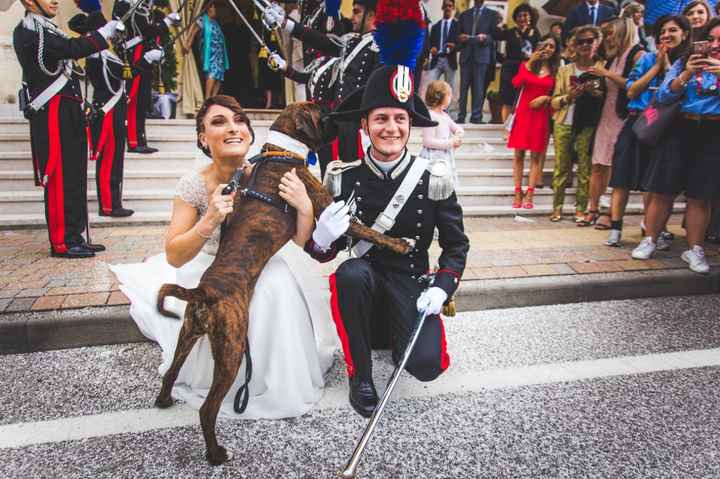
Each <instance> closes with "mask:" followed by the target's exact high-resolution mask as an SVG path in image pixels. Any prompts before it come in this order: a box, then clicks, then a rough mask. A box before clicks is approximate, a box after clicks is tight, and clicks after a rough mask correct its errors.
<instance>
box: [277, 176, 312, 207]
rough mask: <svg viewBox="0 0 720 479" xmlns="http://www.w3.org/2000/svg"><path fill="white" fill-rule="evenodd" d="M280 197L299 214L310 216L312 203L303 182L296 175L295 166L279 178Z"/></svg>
mask: <svg viewBox="0 0 720 479" xmlns="http://www.w3.org/2000/svg"><path fill="white" fill-rule="evenodd" d="M279 189H280V193H279V194H280V198H282V199H283V200H285V201H287V203H288V204H289V205H290V206H292V207H293V208H295V209H296V210H297V212H298V213H299V214H301V215H305V216H312V215H313V205H312V202H311V201H310V197H309V196H308V194H307V189H305V183H303V182H302V180H301V179H300V177H299V176H298V175H297V173H296V171H295V168H293V169H292V170H291V171H288V172H287V173H285V174H284V175H283V177H282V178H281V179H280V186H279Z"/></svg>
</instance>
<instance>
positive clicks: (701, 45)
mask: <svg viewBox="0 0 720 479" xmlns="http://www.w3.org/2000/svg"><path fill="white" fill-rule="evenodd" d="M708 53H710V42H708V41H700V42H693V44H692V54H693V55H702V56H707V55H708Z"/></svg>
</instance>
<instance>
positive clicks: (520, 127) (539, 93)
mask: <svg viewBox="0 0 720 479" xmlns="http://www.w3.org/2000/svg"><path fill="white" fill-rule="evenodd" d="M559 64H560V52H559V48H558V43H557V40H556V39H555V37H554V36H552V35H545V36H544V37H542V38H541V39H540V41H539V42H538V44H537V46H536V47H535V51H534V52H533V54H532V55H531V56H530V59H529V60H528V61H527V62H526V63H524V64H522V65H520V70H519V71H518V74H517V75H516V76H515V78H513V86H514V87H515V88H519V89H520V96H519V97H518V103H517V107H516V109H515V120H514V121H513V125H512V129H511V131H510V138H508V148H514V149H515V157H514V159H513V180H514V181H515V199H514V201H513V205H512V206H513V208H525V209H532V208H534V207H535V205H534V204H533V195H534V194H535V185H537V184H540V183H541V179H542V171H541V170H540V160H541V158H542V155H543V154H544V153H545V150H547V146H548V141H549V140H550V116H551V114H552V108H551V107H550V100H551V98H552V97H551V94H552V91H553V88H554V87H555V74H556V73H557V70H558V66H559ZM526 150H530V176H529V178H528V188H527V192H526V193H525V194H523V190H522V178H523V171H524V169H525V151H526ZM523 198H524V199H525V202H524V203H523Z"/></svg>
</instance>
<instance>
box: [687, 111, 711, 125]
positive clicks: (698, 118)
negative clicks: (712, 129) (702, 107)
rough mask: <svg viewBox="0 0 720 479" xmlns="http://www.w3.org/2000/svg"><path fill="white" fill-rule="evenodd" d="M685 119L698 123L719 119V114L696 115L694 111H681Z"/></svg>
mask: <svg viewBox="0 0 720 479" xmlns="http://www.w3.org/2000/svg"><path fill="white" fill-rule="evenodd" d="M683 118H685V119H686V120H691V121H696V122H698V123H700V122H704V121H720V115H696V114H694V113H683Z"/></svg>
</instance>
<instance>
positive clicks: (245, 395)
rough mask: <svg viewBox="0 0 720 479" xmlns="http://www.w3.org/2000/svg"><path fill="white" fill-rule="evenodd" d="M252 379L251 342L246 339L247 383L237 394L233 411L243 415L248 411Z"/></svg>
mask: <svg viewBox="0 0 720 479" xmlns="http://www.w3.org/2000/svg"><path fill="white" fill-rule="evenodd" d="M250 379H252V358H251V357H250V340H249V339H248V338H247V337H245V383H244V384H243V385H242V386H240V389H238V390H237V392H236V393H235V403H234V404H233V409H235V412H236V413H238V414H242V413H244V412H245V409H247V405H248V401H249V400H250Z"/></svg>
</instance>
